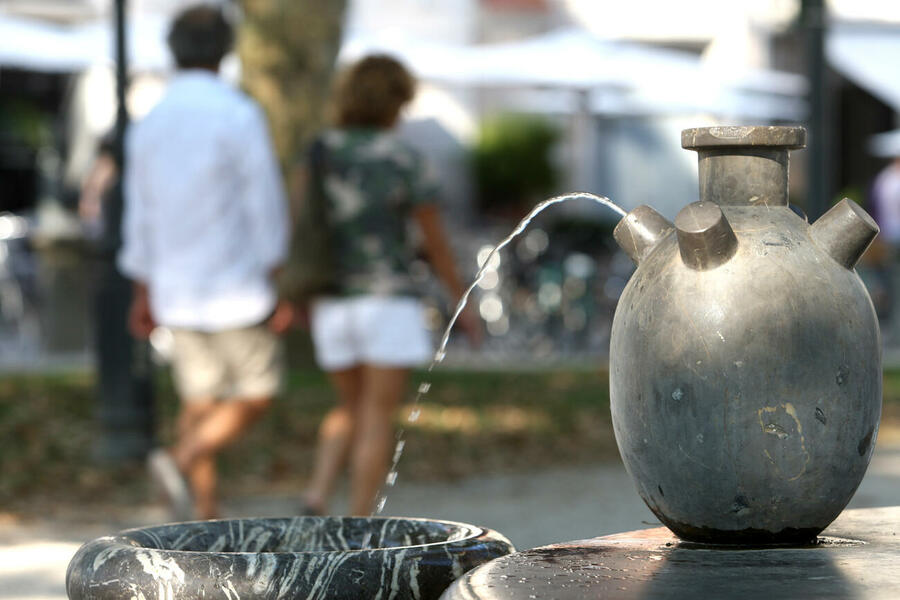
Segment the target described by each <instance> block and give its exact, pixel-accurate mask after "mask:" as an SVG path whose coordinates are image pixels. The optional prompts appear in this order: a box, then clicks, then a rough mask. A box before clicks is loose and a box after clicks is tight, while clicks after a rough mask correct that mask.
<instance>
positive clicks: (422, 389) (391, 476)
mask: <svg viewBox="0 0 900 600" xmlns="http://www.w3.org/2000/svg"><path fill="white" fill-rule="evenodd" d="M582 198H583V199H587V200H593V201H594V202H597V203H598V204H601V205H603V206H605V207H607V208H609V209H611V210H613V211H614V212H616V213H618V214H619V216H621V217H624V216H625V215H626V214H627V213H626V212H625V211H624V210H622V209H621V208H620V207H619V206H617V205H616V204H615V203H613V202H612V200H610V199H609V198H607V197H605V196H598V195H596V194H591V193H590V192H572V193H569V194H561V195H559V196H554V197H552V198H548V199H546V200H544V201H543V202H539V203H538V204H536V205H535V207H534V208H533V209H531V211H530V212H529V213H528V214H527V215H525V217H524V218H523V219H522V220H521V221H519V224H518V225H516V227H515V228H514V229H513V230H512V232H511V233H510V234H509V235H508V236H506V237H505V238H504V239H503V240H502V241H501V242H500V243H499V244H497V245H496V246H494V248H493V249H492V250H491V252H490V254H488V256H487V257H486V258H485V260H484V262H483V263H481V265H480V266H479V268H478V271H477V273H476V274H475V279H474V280H473V281H472V283H471V284H470V285H469V287H468V288H466V291H465V292H464V293H463V295H462V296H461V297H460V299H459V302H457V304H456V310H455V311H454V312H453V316H452V317H451V318H450V322H449V323H447V327H446V328H445V329H444V334H443V336H441V343H440V344H439V345H438V349H437V351H436V352H435V353H434V357H433V358H432V359H431V364H429V365H428V369H427V370H426V373H431V372H432V371H433V370H434V368H435V366H437V365H438V363H440V362H442V361H443V360H444V356H445V355H446V352H447V343H448V342H449V341H450V332H451V331H452V329H453V326H454V325H455V324H456V321H457V319H459V315H460V314H462V311H463V310H464V309H465V307H466V304H468V302H469V296H470V295H471V294H472V291H473V290H474V289H475V287H476V286H477V285H478V284H479V282H480V281H481V279H482V277H484V274H485V272H486V271H487V270H488V268H489V265H490V264H491V259H493V258H494V256H495V255H496V254H497V253H498V252H500V251H501V250H503V248H505V247H506V246H507V245H509V243H510V242H512V241H513V240H514V239H516V237H517V236H518V235H519V234H521V233H522V232H523V231H525V228H527V227H528V225H529V224H531V221H532V220H533V219H534V218H535V217H536V216H538V215H539V214H540V213H541V212H543V211H544V210H546V209H547V208H548V207H550V206H551V205H553V204H559V203H560V202H566V201H568V200H578V199H582ZM430 388H431V384H430V383H428V382H425V383H422V384H421V385H420V386H419V388H418V390H417V391H416V396H415V399H414V400H413V408H412V410H411V411H410V415H409V418H408V420H409V422H411V423H413V422H415V421H416V420H418V418H419V414H420V411H419V402H420V401H421V400H422V398H423V397H424V396H425V394H427V393H428V391H429V389H430ZM405 432H406V430H405V428H401V429H400V431H399V432H398V433H397V445H396V447H395V449H394V456H393V459H392V460H391V468H390V469H389V470H388V475H387V478H386V479H385V484H386V485H388V486H390V487H393V485H394V484H395V483H396V481H397V465H398V464H399V463H400V458H401V457H402V456H403V449H404V446H405V445H406V442H405V440H404V439H403V438H404V434H405ZM382 489H383V488H382ZM386 503H387V495H386V494H384V493H379V497H378V499H377V501H376V503H375V510H374V511H373V512H372V514H373V515H380V514H381V513H382V512H383V511H384V507H385V504H386ZM364 542H365V543H364V544H363V548H365V547H367V545H368V544H367V542H368V540H365V541H364Z"/></svg>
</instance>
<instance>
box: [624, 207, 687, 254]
mask: <svg viewBox="0 0 900 600" xmlns="http://www.w3.org/2000/svg"><path fill="white" fill-rule="evenodd" d="M673 228H674V225H672V223H670V222H669V221H668V220H667V219H666V218H665V217H664V216H662V215H661V214H659V213H658V212H656V211H655V210H653V209H652V208H650V207H649V206H647V205H641V206H638V207H637V208H635V209H634V210H633V211H631V212H630V213H628V214H627V215H625V216H624V217H622V220H621V221H619V224H618V225H616V228H615V230H613V237H614V238H615V239H616V243H618V244H619V247H620V248H622V250H623V251H624V252H625V254H627V255H628V256H629V257H630V258H631V260H632V262H634V264H635V265H638V264H640V262H641V261H642V260H643V259H644V257H645V256H647V254H649V253H650V251H651V250H653V248H654V247H655V246H656V244H658V243H659V241H660V240H662V239H663V238H664V237H666V236H667V235H668V234H669V233H670V232H671V231H672V229H673Z"/></svg>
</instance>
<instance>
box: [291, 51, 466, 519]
mask: <svg viewBox="0 0 900 600" xmlns="http://www.w3.org/2000/svg"><path fill="white" fill-rule="evenodd" d="M414 91H415V82H414V80H413V78H412V77H411V76H410V74H409V73H408V72H407V71H406V69H405V68H404V67H403V66H402V65H401V64H400V63H398V62H397V61H396V60H394V59H392V58H390V57H387V56H370V57H367V58H364V59H363V60H361V61H360V62H358V63H356V64H355V65H353V66H352V67H351V68H350V69H349V70H348V71H347V72H346V73H345V74H344V77H343V78H342V79H340V81H339V83H338V85H337V87H336V93H335V95H334V98H333V102H334V108H335V112H336V119H335V120H336V127H334V128H332V129H328V130H326V131H324V132H323V133H322V134H321V135H320V136H319V137H318V139H317V140H316V141H315V142H314V143H313V145H312V150H311V152H310V161H309V163H310V164H309V167H308V169H306V178H308V182H309V185H306V186H303V185H299V186H297V187H298V189H305V190H307V192H306V193H307V194H308V195H309V197H307V198H305V199H301V200H300V201H298V203H302V202H303V201H305V202H322V203H323V204H324V214H325V219H326V223H327V227H328V229H329V238H330V252H329V255H330V264H331V268H332V269H333V271H334V281H333V284H332V286H333V287H332V290H331V291H330V292H329V294H328V295H324V296H319V297H316V298H314V300H313V301H312V302H311V306H310V326H311V333H312V338H313V343H314V347H315V353H316V359H317V362H318V364H319V365H320V366H321V367H322V369H324V370H325V371H327V372H328V375H329V378H330V380H331V382H332V384H333V386H334V389H335V391H336V392H337V397H338V403H337V406H335V407H334V408H333V409H332V410H331V411H330V412H329V413H328V414H327V415H326V417H325V419H324V421H323V422H322V424H321V427H320V430H319V440H318V447H317V455H316V459H315V463H314V465H313V474H312V478H311V481H310V482H309V485H308V487H307V489H306V491H305V494H304V496H303V503H304V506H303V511H304V512H305V513H307V514H325V513H326V512H327V510H328V502H329V498H330V497H331V495H332V492H333V490H334V486H335V483H336V481H337V478H338V476H339V474H340V472H341V470H342V468H343V466H344V464H345V462H347V461H349V467H350V495H351V497H350V512H351V514H354V515H367V514H370V513H371V512H372V511H373V508H374V503H375V500H376V495H377V493H378V490H379V488H380V486H381V484H382V482H383V481H384V480H385V475H386V474H387V470H388V465H389V460H390V457H391V453H392V451H393V444H394V435H393V419H394V417H395V414H396V411H397V409H398V406H399V404H400V402H401V401H402V399H403V397H404V395H405V393H406V391H407V385H408V381H409V374H410V369H411V368H412V367H414V366H417V365H421V364H422V363H424V362H425V361H427V360H428V359H429V358H430V357H431V354H432V347H431V340H430V338H429V335H428V331H427V329H426V326H425V316H424V311H423V305H422V303H421V301H420V300H419V298H418V295H419V293H418V290H417V289H416V286H415V285H414V284H413V282H412V280H411V278H410V275H409V267H410V264H411V262H412V261H413V258H414V248H413V246H412V243H411V240H410V237H409V235H408V233H407V225H408V224H410V222H412V224H414V225H417V226H418V229H419V230H420V232H421V238H422V243H423V245H424V250H425V254H426V255H427V257H428V259H429V261H430V263H431V265H432V267H433V269H434V271H435V272H436V274H437V276H438V278H439V279H440V280H441V281H442V282H443V283H444V285H445V286H446V288H447V290H448V292H449V293H450V296H451V298H452V300H453V301H454V303H455V301H456V300H458V299H459V298H460V296H461V295H462V293H463V292H464V288H463V285H462V283H461V281H460V278H459V276H458V274H457V270H456V267H455V264H454V260H453V257H452V254H451V251H450V248H449V244H448V243H447V239H446V236H445V234H444V229H443V226H442V224H441V219H440V216H439V212H438V206H437V204H436V201H437V188H436V186H435V184H434V182H433V181H432V178H431V177H430V176H429V174H428V171H427V168H426V165H425V162H424V161H423V158H422V156H420V155H419V153H417V152H416V151H415V150H413V149H412V148H411V147H409V146H408V145H406V144H405V143H403V142H402V141H401V140H400V139H399V138H398V137H397V136H396V135H395V133H394V132H393V131H392V129H393V127H394V125H395V124H396V123H397V121H398V119H399V117H400V113H401V110H402V109H403V107H404V106H405V105H406V104H407V103H409V102H410V101H411V100H412V98H413V95H414ZM300 179H301V180H302V179H303V177H302V176H301V177H300ZM317 195H318V196H317ZM323 226H324V224H323ZM301 248H302V246H301ZM460 325H461V326H462V327H463V329H464V330H465V331H466V333H467V334H468V336H469V339H470V341H471V342H472V343H474V344H478V343H479V341H480V336H481V329H480V323H478V321H477V319H476V318H474V316H473V314H472V313H471V312H469V311H466V312H464V313H463V315H462V317H461V320H460Z"/></svg>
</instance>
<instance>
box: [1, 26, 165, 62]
mask: <svg viewBox="0 0 900 600" xmlns="http://www.w3.org/2000/svg"><path fill="white" fill-rule="evenodd" d="M167 27H168V20H167V18H166V17H163V16H160V15H151V14H148V15H141V16H140V18H135V19H132V20H131V21H129V23H128V28H129V31H128V42H129V59H130V62H131V66H132V69H133V70H136V71H164V70H167V69H169V68H170V66H171V61H170V59H169V56H168V52H167V50H166V44H165V37H166V31H167ZM113 47H114V44H113V31H112V25H111V23H109V22H107V21H93V22H88V23H84V24H67V25H63V24H57V23H54V22H52V21H45V20H42V19H36V18H26V17H18V16H13V15H9V14H5V13H2V12H0V68H2V67H13V68H20V69H30V70H35V71H47V72H77V71H83V70H85V69H88V68H89V67H91V66H97V65H109V64H112V63H113V60H114V58H113Z"/></svg>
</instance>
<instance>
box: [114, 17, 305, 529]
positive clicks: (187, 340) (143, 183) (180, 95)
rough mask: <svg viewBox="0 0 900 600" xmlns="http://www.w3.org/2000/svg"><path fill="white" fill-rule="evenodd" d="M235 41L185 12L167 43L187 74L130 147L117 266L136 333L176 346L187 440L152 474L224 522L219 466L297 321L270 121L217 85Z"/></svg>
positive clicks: (190, 511) (154, 462) (270, 389)
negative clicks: (284, 288)
mask: <svg viewBox="0 0 900 600" xmlns="http://www.w3.org/2000/svg"><path fill="white" fill-rule="evenodd" d="M232 39H233V33H232V29H231V27H230V25H229V24H228V22H227V20H226V19H225V18H224V16H223V15H222V13H221V11H220V10H219V9H217V8H214V7H211V6H209V5H200V6H196V7H193V8H189V9H187V10H185V11H184V12H182V13H181V14H180V15H179V16H178V17H177V18H176V19H175V21H174V23H173V25H172V27H171V30H170V33H169V37H168V42H169V46H170V48H171V50H172V53H173V54H174V57H175V61H176V63H177V65H178V69H179V70H178V73H177V75H176V76H175V78H174V79H173V80H172V82H171V84H170V85H169V87H168V89H167V92H166V94H165V96H164V98H163V99H162V101H161V102H160V103H159V104H158V105H157V106H156V107H155V108H154V109H153V110H152V111H151V112H150V113H149V114H148V115H147V117H146V118H144V119H143V120H142V121H140V122H139V123H136V124H135V125H133V126H132V127H131V128H130V129H129V133H128V139H127V145H126V148H127V154H126V156H127V161H126V167H125V174H124V177H125V179H124V185H125V212H124V217H123V237H124V241H123V247H122V249H121V251H120V253H119V256H118V264H119V267H120V269H121V270H122V272H123V273H125V274H126V275H127V276H128V277H130V278H131V279H132V280H133V281H134V298H133V302H132V306H131V312H130V316H129V327H130V330H131V332H132V333H133V334H134V335H135V336H136V337H139V338H144V337H147V336H148V335H149V334H150V332H151V331H152V330H153V328H154V327H156V326H157V325H162V326H166V327H168V328H170V329H171V330H172V334H173V356H172V368H173V375H174V381H175V385H176V389H177V392H178V394H179V396H180V398H181V401H182V406H181V411H180V414H179V415H178V421H177V440H176V442H175V444H174V446H172V447H171V448H169V449H159V450H156V451H154V452H153V453H151V455H150V457H149V466H150V469H151V474H153V475H154V476H155V477H156V478H157V479H158V480H159V481H160V482H161V483H162V485H163V488H164V490H165V491H166V493H167V494H168V495H169V498H170V500H171V501H172V502H173V504H174V507H175V509H176V513H177V514H176V516H177V517H179V518H188V517H195V518H202V519H209V518H214V517H216V516H218V515H219V507H218V503H217V494H216V484H217V476H216V463H215V459H216V454H217V453H218V452H219V451H220V450H222V449H223V448H224V447H225V446H227V445H228V444H230V443H232V442H234V441H235V440H237V439H238V438H239V437H240V436H241V434H242V433H243V432H244V431H245V430H246V429H247V428H248V427H249V426H250V425H251V424H252V423H253V422H254V421H256V420H257V419H258V418H259V417H260V415H262V414H263V412H264V411H265V410H266V408H267V407H268V406H269V404H270V402H271V400H272V398H273V396H275V395H276V393H277V391H278V389H279V386H280V382H281V375H282V350H281V346H280V341H279V340H278V338H277V336H276V334H277V333H280V332H282V331H284V330H285V329H286V328H287V327H288V326H289V324H290V322H291V318H292V317H291V307H290V305H287V304H283V303H278V302H277V301H276V294H275V289H274V286H273V278H274V277H275V275H276V272H277V270H278V268H279V266H280V264H281V263H282V261H283V259H284V258H285V254H286V251H287V239H288V229H289V225H288V222H289V217H288V211H287V202H286V198H285V192H284V188H283V183H282V180H281V174H280V172H279V168H278V164H277V161H276V158H275V155H274V151H273V148H272V143H271V141H270V138H269V134H268V129H267V124H266V120H265V117H264V115H263V113H262V111H261V110H260V108H259V107H258V106H257V104H256V103H255V102H253V101H252V100H251V99H250V98H248V97H247V96H245V95H244V94H243V93H241V92H239V91H238V90H236V89H233V88H232V87H230V86H229V85H227V84H226V83H224V82H223V81H222V80H221V79H219V77H218V76H217V72H218V67H219V63H220V62H221V60H222V58H223V57H224V55H225V54H226V53H227V52H228V51H229V49H230V47H231V44H232ZM182 477H185V478H187V483H188V484H189V490H188V488H187V486H186V485H185V481H184V479H182ZM191 496H192V502H191Z"/></svg>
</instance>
